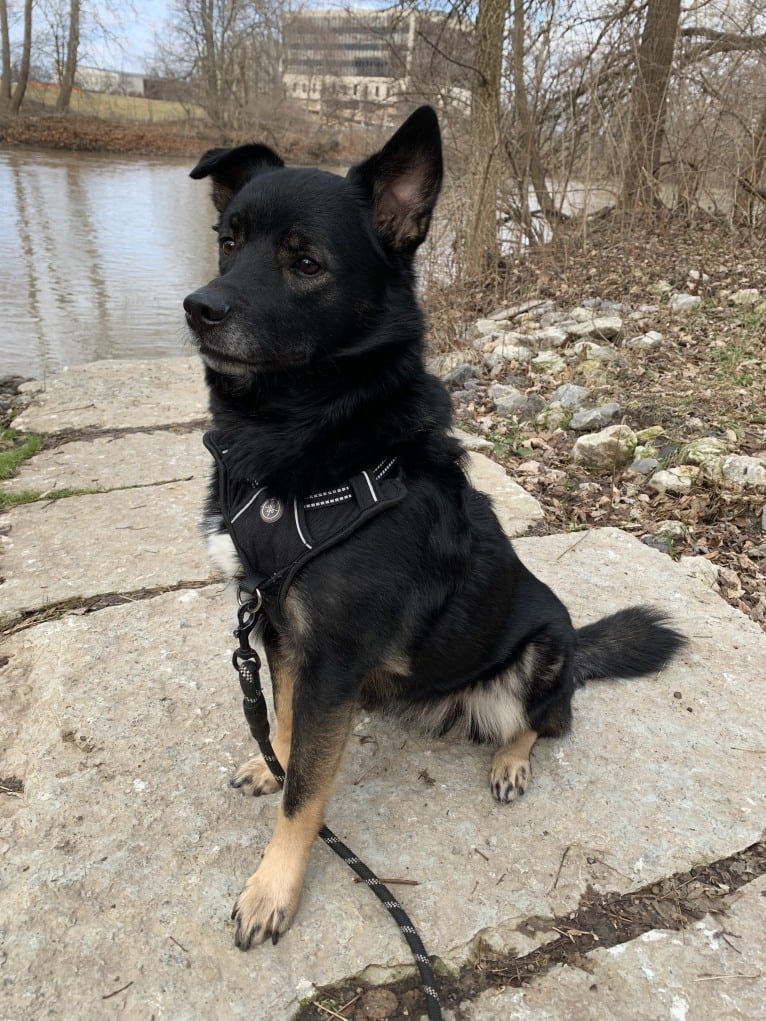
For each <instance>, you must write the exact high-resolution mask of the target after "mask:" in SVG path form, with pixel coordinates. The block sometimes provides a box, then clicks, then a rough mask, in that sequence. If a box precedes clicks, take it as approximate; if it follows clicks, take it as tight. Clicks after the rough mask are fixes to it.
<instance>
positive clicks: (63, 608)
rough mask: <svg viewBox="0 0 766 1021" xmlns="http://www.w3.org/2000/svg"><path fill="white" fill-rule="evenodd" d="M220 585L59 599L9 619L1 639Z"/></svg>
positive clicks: (207, 581)
mask: <svg viewBox="0 0 766 1021" xmlns="http://www.w3.org/2000/svg"><path fill="white" fill-rule="evenodd" d="M216 581H220V578H219V577H217V576H214V577H210V578H206V579H205V580H203V581H179V582H177V583H176V584H174V585H156V586H154V587H153V588H140V589H133V590H132V591H130V592H105V593H101V594H99V595H96V596H88V597H86V598H83V597H81V596H73V597H72V598H71V599H62V600H60V601H59V602H55V603H49V604H48V606H43V607H40V608H38V609H34V610H24V611H23V612H21V613H19V614H17V615H16V616H15V617H10V618H9V619H7V620H6V621H4V622H3V624H2V626H1V627H0V636H2V637H4V638H5V637H9V636H10V635H14V634H17V633H18V632H19V631H27V630H28V629H29V628H32V627H36V626H37V625H38V624H43V623H45V622H46V621H49V620H58V619H59V618H60V617H63V616H65V615H66V614H77V615H85V614H87V613H96V612H97V611H98V610H105V609H107V608H108V607H110V606H122V605H124V604H125V603H137V602H141V601H142V600H144V599H153V598H154V597H155V596H161V595H164V594H165V593H166V592H183V591H185V590H188V589H198V588H205V586H207V585H214V584H215V582H216Z"/></svg>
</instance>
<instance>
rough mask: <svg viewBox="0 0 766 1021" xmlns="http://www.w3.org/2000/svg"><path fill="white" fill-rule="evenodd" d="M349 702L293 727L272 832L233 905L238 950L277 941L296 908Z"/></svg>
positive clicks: (347, 722) (337, 759)
mask: <svg viewBox="0 0 766 1021" xmlns="http://www.w3.org/2000/svg"><path fill="white" fill-rule="evenodd" d="M351 716H352V711H351V707H344V708H342V709H336V710H334V711H332V713H326V712H317V713H315V715H314V717H313V719H309V720H307V721H306V723H305V724H302V725H301V726H300V727H298V728H296V730H295V731H294V732H293V742H292V747H291V754H290V766H289V768H288V770H287V777H286V780H285V793H284V798H283V801H282V805H281V806H280V809H279V816H278V818H277V825H276V828H275V830H274V836H273V837H272V838H271V842H270V843H269V846H268V847H267V848H266V851H265V853H264V855H263V860H262V861H261V864H260V866H259V868H258V870H257V871H256V872H255V873H254V874H253V875H252V876H251V877H250V878H249V879H248V881H247V883H246V884H245V887H244V889H243V890H242V893H241V894H240V895H239V897H238V898H237V901H236V903H235V905H234V910H233V911H232V918H233V919H234V921H235V923H236V926H235V933H234V941H235V943H236V945H237V946H238V947H239V948H240V949H241V950H247V949H249V947H250V946H251V945H252V944H253V943H261V942H263V940H265V939H267V938H268V937H269V936H271V940H272V942H273V943H276V942H277V940H278V939H279V937H280V936H281V935H282V933H283V932H284V931H285V930H286V929H287V928H288V927H289V925H290V923H291V921H292V920H293V917H294V915H295V912H296V910H297V908H298V899H299V897H300V892H301V888H302V886H303V876H304V873H305V871H306V865H307V863H308V859H309V853H310V851H311V845H312V844H313V843H314V839H315V838H316V835H317V833H318V832H319V830H320V829H321V827H322V823H323V822H324V814H325V809H326V807H327V802H328V801H329V798H330V794H331V792H332V787H333V782H334V780H335V775H336V773H337V771H338V767H339V765H340V761H341V757H342V754H343V748H344V746H345V743H346V739H347V738H348V733H349V730H350V727H351Z"/></svg>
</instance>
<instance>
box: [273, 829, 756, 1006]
mask: <svg viewBox="0 0 766 1021" xmlns="http://www.w3.org/2000/svg"><path fill="white" fill-rule="evenodd" d="M764 874H766V840H764V839H761V840H759V841H756V842H755V843H754V844H751V845H750V846H749V847H746V848H745V849H744V850H742V851H738V852H736V853H735V854H731V855H728V856H726V857H725V858H719V859H718V860H717V861H714V862H709V863H707V864H704V865H695V866H694V867H693V868H691V869H689V870H688V871H686V872H676V873H674V874H673V875H671V876H668V877H666V878H664V879H660V880H657V881H656V882H653V883H648V884H647V885H646V886H643V887H641V888H640V889H638V890H634V891H632V892H630V893H617V892H607V893H599V892H598V891H596V890H594V889H593V888H592V887H588V889H587V890H586V892H585V894H583V896H582V898H581V899H580V904H579V906H578V907H577V909H576V910H575V911H572V912H570V913H569V914H567V915H563V916H558V917H555V918H552V919H550V920H549V921H547V922H546V928H547V929H548V930H555V931H558V932H559V933H560V934H561V935H560V936H559V937H558V938H556V939H554V940H551V941H549V942H548V943H544V944H542V945H541V946H539V947H536V948H535V949H534V950H532V951H530V952H529V953H527V954H524V955H523V956H521V957H519V956H517V955H516V954H515V953H514V952H513V951H512V950H509V951H497V950H495V949H492V948H490V947H489V946H488V945H487V944H486V943H483V942H480V943H479V944H478V945H477V946H476V949H475V954H474V958H473V960H472V961H471V962H470V963H468V964H466V965H464V966H463V967H462V968H460V969H459V970H458V971H457V972H456V973H450V974H443V973H442V974H441V975H440V978H439V996H440V999H441V1003H442V1007H444V1008H449V1009H451V1010H452V1011H453V1012H454V1016H455V1018H456V1019H459V1018H460V1016H461V1013H460V1005H461V1004H462V1003H464V1002H466V1001H472V1000H474V999H475V998H476V997H477V996H479V995H480V994H481V993H483V992H485V991H487V990H499V989H503V988H507V987H509V986H510V987H519V986H523V985H526V984H528V983H529V982H530V981H531V980H532V979H534V978H537V977H539V976H542V975H545V974H546V973H547V972H548V971H550V970H551V969H552V968H553V967H555V966H556V965H559V964H565V965H570V966H574V967H585V968H587V967H588V964H587V955H588V954H589V953H590V951H592V950H598V949H608V948H609V947H614V946H617V945H618V944H621V943H627V942H630V941H631V940H634V939H637V938H638V937H639V936H642V935H643V934H644V933H647V932H650V931H651V930H653V929H665V930H668V929H669V930H681V929H684V928H685V927H686V926H687V925H688V924H689V923H691V922H694V921H697V920H698V919H700V918H702V917H703V916H704V915H706V914H711V913H713V914H718V913H723V912H725V911H726V909H727V907H728V902H729V900H730V898H731V897H732V895H733V894H734V893H736V891H737V890H739V889H740V888H741V887H743V886H745V885H746V884H747V883H750V882H752V881H753V880H754V879H757V878H758V877H759V876H762V875H764ZM540 921H541V920H540V919H530V923H532V925H531V928H532V929H533V930H534V928H535V927H538V928H539V925H538V923H539V922H540ZM525 925H526V923H523V924H522V925H521V926H519V929H524V927H525ZM437 963H438V962H437ZM370 988H385V989H387V990H389V991H390V992H391V993H392V994H393V995H394V997H395V999H396V1006H395V1007H394V1008H393V1009H392V1010H391V1011H390V1012H389V1013H386V1014H385V1015H381V1017H383V1018H385V1019H386V1021H411V1019H412V1018H413V1017H418V1016H419V1015H421V1014H422V1013H423V1011H424V1001H423V994H422V991H421V989H420V986H419V982H418V980H417V978H416V977H415V975H414V974H413V975H410V976H408V977H407V978H404V979H400V980H399V981H392V982H387V983H381V984H380V985H378V986H374V985H373V984H371V983H365V982H364V981H363V980H362V979H360V978H359V977H358V976H357V977H356V978H350V979H348V980H345V981H343V982H340V983H337V984H335V985H333V986H326V987H322V988H321V989H319V990H318V991H317V992H316V994H315V995H314V996H313V997H312V1000H311V1002H310V1003H306V1004H304V1005H303V1007H301V1009H300V1010H299V1011H298V1013H297V1014H295V1015H294V1017H293V1021H326V1018H327V1017H329V1016H330V1014H329V1013H328V1009H329V1011H334V1012H335V1015H336V1016H338V1017H341V1018H347V1019H348V1021H358V1019H359V1021H361V1019H362V1018H363V1017H365V1016H366V1015H365V1014H364V1013H359V1012H358V1010H356V1009H353V1011H352V1012H351V1013H344V1004H347V1005H349V1006H348V1009H349V1010H351V1007H352V1005H351V1003H350V1001H351V1000H352V999H353V1001H354V1003H353V1007H354V1008H356V1007H357V1006H358V1004H359V1003H360V1002H362V1001H363V1000H364V996H363V993H364V992H365V991H366V990H367V989H370ZM391 1002H393V1001H391ZM376 1016H377V1015H376Z"/></svg>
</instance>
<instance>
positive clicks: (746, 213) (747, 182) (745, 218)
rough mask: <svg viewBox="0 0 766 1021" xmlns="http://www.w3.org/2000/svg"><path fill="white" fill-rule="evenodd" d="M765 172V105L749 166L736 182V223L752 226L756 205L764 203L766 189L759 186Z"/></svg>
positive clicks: (765, 105) (765, 201) (754, 136)
mask: <svg viewBox="0 0 766 1021" xmlns="http://www.w3.org/2000/svg"><path fill="white" fill-rule="evenodd" d="M764 170H766V104H764V106H763V108H762V109H761V116H760V118H759V119H758V125H757V127H756V129H755V132H754V133H753V149H752V157H751V160H750V165H749V166H748V167H747V168H746V169H745V170H743V171H742V173H741V174H740V175H739V178H738V181H737V190H736V200H735V211H734V216H735V219H736V220H737V222H738V223H744V224H747V225H748V226H753V224H754V223H755V221H756V207H757V204H758V203H766V187H764V186H762V185H761V181H762V179H763V174H764Z"/></svg>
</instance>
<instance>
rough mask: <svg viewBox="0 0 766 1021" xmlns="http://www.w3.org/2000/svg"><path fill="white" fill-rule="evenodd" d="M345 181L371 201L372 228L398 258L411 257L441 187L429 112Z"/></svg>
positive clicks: (437, 138) (419, 113) (434, 124)
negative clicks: (373, 222) (401, 255)
mask: <svg viewBox="0 0 766 1021" xmlns="http://www.w3.org/2000/svg"><path fill="white" fill-rule="evenodd" d="M347 177H348V180H349V181H352V182H353V183H354V184H356V185H358V186H359V187H360V188H361V189H362V190H363V191H364V193H365V194H366V195H367V196H369V198H370V200H371V201H372V205H373V214H374V217H375V227H376V229H377V231H378V233H379V234H380V235H381V237H382V238H383V240H384V241H385V242H386V244H388V245H390V246H391V247H392V248H393V249H395V250H396V251H398V252H403V253H411V252H414V251H415V249H416V248H417V247H418V245H420V244H422V243H423V241H425V239H426V235H427V234H428V228H429V226H430V224H431V213H432V212H433V208H434V206H435V205H436V199H437V198H438V197H439V191H440V189H441V184H442V145H441V135H440V132H439V122H438V120H437V119H436V114H435V113H434V111H433V109H432V108H431V107H430V106H421V107H419V108H418V109H417V110H416V111H415V112H414V113H413V114H411V116H410V117H408V118H407V120H406V121H405V122H404V124H402V126H401V127H400V128H399V130H398V131H397V132H396V134H395V135H393V137H392V138H390V139H389V140H388V142H387V143H386V144H385V146H384V147H383V148H382V149H381V150H380V152H376V153H375V155H374V156H370V158H369V159H367V160H365V162H364V163H360V164H358V165H357V166H355V167H352V168H351V170H349V172H348V175H347Z"/></svg>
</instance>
